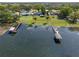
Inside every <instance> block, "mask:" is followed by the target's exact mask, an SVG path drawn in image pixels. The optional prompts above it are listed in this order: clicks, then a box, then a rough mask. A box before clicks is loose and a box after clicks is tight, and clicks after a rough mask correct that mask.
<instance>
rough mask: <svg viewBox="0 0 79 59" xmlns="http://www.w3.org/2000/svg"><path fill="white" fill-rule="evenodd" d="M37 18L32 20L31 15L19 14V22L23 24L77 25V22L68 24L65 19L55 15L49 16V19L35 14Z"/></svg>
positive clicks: (78, 24) (78, 25)
mask: <svg viewBox="0 0 79 59" xmlns="http://www.w3.org/2000/svg"><path fill="white" fill-rule="evenodd" d="M35 17H36V18H37V19H36V20H34V19H33V17H32V16H21V17H20V22H22V23H24V24H32V23H34V24H36V25H45V24H46V25H51V26H76V27H79V23H77V24H70V23H69V22H67V21H66V20H60V19H58V18H57V17H56V16H55V17H54V18H53V16H50V17H49V19H46V18H45V17H40V16H35Z"/></svg>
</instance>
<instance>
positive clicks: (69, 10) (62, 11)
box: [60, 6, 73, 18]
mask: <svg viewBox="0 0 79 59" xmlns="http://www.w3.org/2000/svg"><path fill="white" fill-rule="evenodd" d="M72 11H73V9H72V8H71V7H69V6H63V7H62V8H61V9H60V17H61V18H66V17H67V16H69V14H70V13H72Z"/></svg>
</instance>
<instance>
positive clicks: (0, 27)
mask: <svg viewBox="0 0 79 59" xmlns="http://www.w3.org/2000/svg"><path fill="white" fill-rule="evenodd" d="M7 30H8V27H2V26H0V36H1V35H3V34H4V33H5V32H6V31H7Z"/></svg>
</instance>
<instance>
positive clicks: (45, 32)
mask: <svg viewBox="0 0 79 59" xmlns="http://www.w3.org/2000/svg"><path fill="white" fill-rule="evenodd" d="M58 30H59V32H60V34H61V36H62V38H63V39H62V40H61V43H60V44H58V43H56V42H55V41H54V32H53V30H52V28H51V27H45V26H39V27H37V28H34V27H28V26H26V25H21V27H20V28H19V29H18V31H17V33H16V34H15V35H10V34H8V32H6V33H5V34H4V35H3V36H1V37H0V56H15V57H23V56H25V57H72V56H73V57H74V56H75V57H76V56H79V31H73V30H71V29H69V28H64V27H63V28H59V29H58Z"/></svg>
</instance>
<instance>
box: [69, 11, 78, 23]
mask: <svg viewBox="0 0 79 59" xmlns="http://www.w3.org/2000/svg"><path fill="white" fill-rule="evenodd" d="M69 17H70V18H71V19H72V20H71V21H72V22H73V23H76V22H77V19H79V11H75V12H72V13H71V14H70V15H69Z"/></svg>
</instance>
